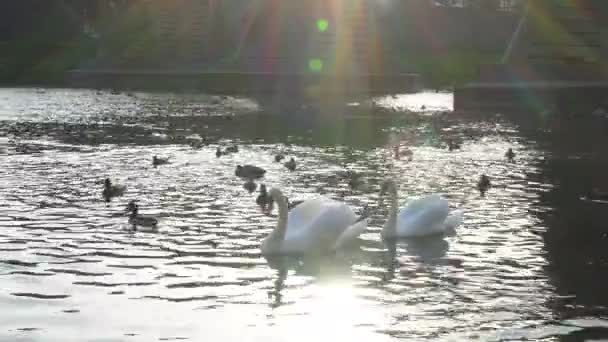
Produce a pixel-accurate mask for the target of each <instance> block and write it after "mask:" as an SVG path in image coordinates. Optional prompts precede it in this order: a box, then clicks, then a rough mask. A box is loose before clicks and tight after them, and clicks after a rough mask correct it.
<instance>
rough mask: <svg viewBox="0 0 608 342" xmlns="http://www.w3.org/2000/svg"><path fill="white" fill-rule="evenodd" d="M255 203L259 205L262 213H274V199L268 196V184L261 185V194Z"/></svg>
mask: <svg viewBox="0 0 608 342" xmlns="http://www.w3.org/2000/svg"><path fill="white" fill-rule="evenodd" d="M255 203H257V205H258V206H259V207H260V209H261V210H262V212H265V213H269V212H271V211H272V208H273V206H274V202H273V201H272V197H270V196H269V195H268V191H267V189H266V184H262V185H260V194H259V195H258V197H257V198H256V200H255Z"/></svg>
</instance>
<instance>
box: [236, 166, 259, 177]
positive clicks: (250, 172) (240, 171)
mask: <svg viewBox="0 0 608 342" xmlns="http://www.w3.org/2000/svg"><path fill="white" fill-rule="evenodd" d="M265 173H266V170H264V169H262V168H261V167H257V166H253V165H244V166H242V165H237V167H236V171H235V172H234V174H235V175H236V176H237V177H241V178H262V177H264V174H265Z"/></svg>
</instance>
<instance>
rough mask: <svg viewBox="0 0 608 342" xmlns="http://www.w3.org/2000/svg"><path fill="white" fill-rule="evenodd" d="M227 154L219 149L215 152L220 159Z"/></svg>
mask: <svg viewBox="0 0 608 342" xmlns="http://www.w3.org/2000/svg"><path fill="white" fill-rule="evenodd" d="M225 154H226V152H222V149H221V148H219V147H218V148H217V149H216V150H215V156H216V157H218V158H219V157H221V156H223V155H225Z"/></svg>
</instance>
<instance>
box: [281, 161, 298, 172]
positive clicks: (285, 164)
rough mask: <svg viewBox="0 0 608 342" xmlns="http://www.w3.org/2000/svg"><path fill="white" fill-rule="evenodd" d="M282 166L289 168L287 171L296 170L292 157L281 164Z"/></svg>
mask: <svg viewBox="0 0 608 342" xmlns="http://www.w3.org/2000/svg"><path fill="white" fill-rule="evenodd" d="M283 166H285V167H286V168H287V170H289V171H295V170H296V160H295V159H293V158H290V159H289V161H288V162H286V163H284V164H283Z"/></svg>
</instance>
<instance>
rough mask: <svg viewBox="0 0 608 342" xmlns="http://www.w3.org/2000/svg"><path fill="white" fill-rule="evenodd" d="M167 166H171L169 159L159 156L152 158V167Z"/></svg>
mask: <svg viewBox="0 0 608 342" xmlns="http://www.w3.org/2000/svg"><path fill="white" fill-rule="evenodd" d="M166 164H169V159H168V158H159V157H157V156H154V157H152V165H154V166H159V165H166Z"/></svg>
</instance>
